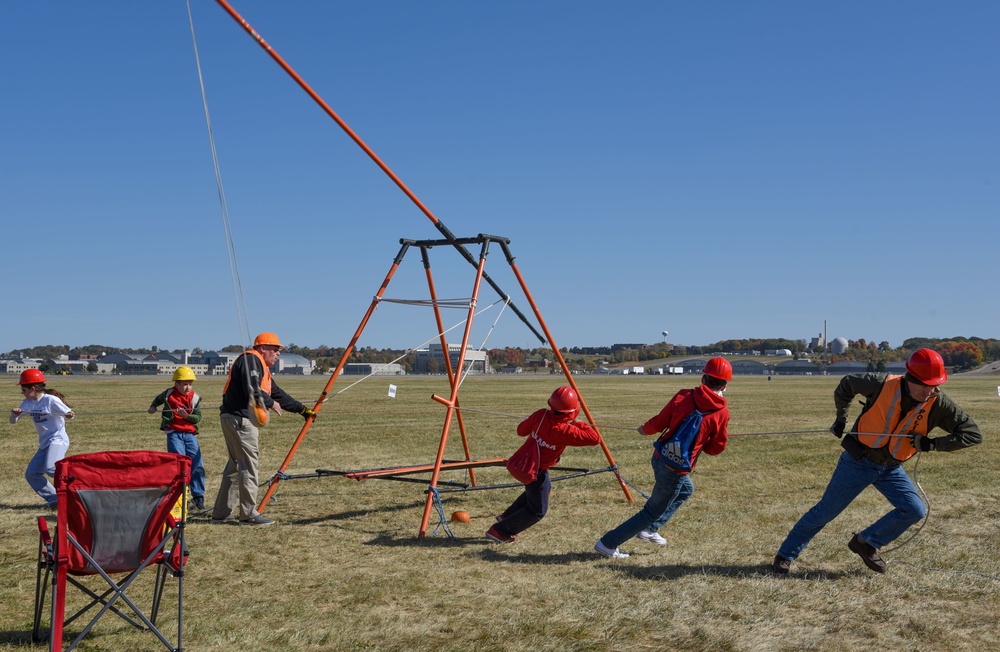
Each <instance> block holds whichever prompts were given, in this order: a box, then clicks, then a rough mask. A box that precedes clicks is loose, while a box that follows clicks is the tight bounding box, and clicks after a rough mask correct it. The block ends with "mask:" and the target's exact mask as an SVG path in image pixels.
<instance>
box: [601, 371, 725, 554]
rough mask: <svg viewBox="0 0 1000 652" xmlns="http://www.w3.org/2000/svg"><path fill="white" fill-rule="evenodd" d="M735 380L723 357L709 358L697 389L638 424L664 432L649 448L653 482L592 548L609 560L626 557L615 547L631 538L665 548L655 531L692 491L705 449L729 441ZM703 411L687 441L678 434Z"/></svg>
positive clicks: (647, 431) (646, 431)
mask: <svg viewBox="0 0 1000 652" xmlns="http://www.w3.org/2000/svg"><path fill="white" fill-rule="evenodd" d="M732 379H733V367H732V365H730V364H729V361H728V360H726V359H725V358H712V359H711V360H709V361H708V362H707V363H706V364H705V369H704V373H703V374H702V377H701V385H699V386H698V387H696V388H694V389H682V390H681V391H679V392H677V394H675V395H674V397H673V398H672V399H670V402H669V403H667V405H666V406H665V407H664V408H663V410H661V411H660V413H659V414H658V415H656V416H655V417H653V418H652V419H650V420H649V421H647V422H646V423H645V424H643V425H642V426H639V432H640V433H641V434H643V435H655V434H659V433H662V434H661V435H660V438H659V440H658V441H657V444H658V445H657V446H656V447H655V448H654V450H653V459H652V460H651V463H652V465H653V475H654V477H655V478H656V484H655V485H654V486H653V492H652V494H651V495H650V496H649V500H647V501H646V505H645V506H644V507H643V508H642V511H640V512H638V513H636V514H635V515H634V516H632V518H630V519H628V520H627V521H625V522H624V523H622V524H621V525H619V526H618V527H616V528H615V529H613V530H611V531H610V532H607V533H606V534H605V535H604V536H603V537H601V538H600V540H598V542H597V544H596V545H595V546H594V550H596V551H597V552H599V553H600V554H602V555H604V556H605V557H611V558H612V559H624V558H625V557H628V553H625V552H622V551H621V550H619V549H618V546H620V545H621V544H623V543H625V542H626V541H628V540H629V539H631V538H632V537H638V538H639V539H641V540H643V541H648V542H649V543H655V544H657V545H661V546H662V545H664V544H666V542H667V540H666V539H664V538H663V537H662V536H661V535H660V533H659V529H660V528H661V527H663V525H664V524H665V523H666V522H667V521H669V520H670V517H671V516H673V515H674V512H676V511H677V508H678V507H680V506H681V505H683V504H684V501H686V500H687V499H688V498H690V497H691V494H693V493H694V484H693V483H692V482H691V476H690V472H691V471H692V470H693V469H694V465H695V463H696V462H697V460H698V454H699V453H700V452H701V451H705V452H706V453H708V454H709V455H718V454H719V453H721V452H722V451H724V450H725V449H726V442H727V441H728V440H729V433H728V430H727V428H728V426H729V408H727V407H726V399H725V397H724V396H723V393H724V392H725V391H726V385H728V383H729V381H730V380H732ZM696 410H697V411H698V412H700V413H701V415H702V417H701V423H700V427H699V428H698V430H697V431H693V430H692V431H690V432H689V433H686V434H689V435H690V438H688V437H686V436H684V435H682V434H681V433H682V431H684V430H685V428H684V427H682V425H683V424H684V422H685V419H686V418H687V417H688V416H690V415H691V414H692V413H694V412H695V411H696Z"/></svg>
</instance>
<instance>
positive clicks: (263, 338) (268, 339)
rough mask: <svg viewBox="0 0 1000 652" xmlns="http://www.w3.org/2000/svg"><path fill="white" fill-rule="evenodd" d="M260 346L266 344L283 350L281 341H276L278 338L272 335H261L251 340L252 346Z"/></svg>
mask: <svg viewBox="0 0 1000 652" xmlns="http://www.w3.org/2000/svg"><path fill="white" fill-rule="evenodd" d="M261 344H268V345H270V346H278V347H281V348H282V349H283V348H285V347H283V346H281V341H279V340H278V336H277V335H275V334H274V333H261V334H260V335H258V336H257V337H255V338H254V340H253V345H254V346H260V345H261Z"/></svg>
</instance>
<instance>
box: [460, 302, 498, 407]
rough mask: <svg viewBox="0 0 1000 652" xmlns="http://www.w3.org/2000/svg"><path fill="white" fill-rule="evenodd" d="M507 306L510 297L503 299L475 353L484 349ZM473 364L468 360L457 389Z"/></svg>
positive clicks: (472, 361)
mask: <svg viewBox="0 0 1000 652" xmlns="http://www.w3.org/2000/svg"><path fill="white" fill-rule="evenodd" d="M493 305H494V306H495V305H496V303H494V304H493ZM508 305H510V297H509V296H507V297H504V301H503V308H501V309H500V312H499V313H498V314H497V318H496V319H494V320H493V325H492V326H490V330H488V331H487V332H486V336H485V337H484V338H483V342H482V344H480V345H479V348H478V349H476V352H477V353H482V351H483V349H484V348H485V347H486V341H487V340H489V339H490V335H492V334H493V329H495V328H496V327H497V324H498V323H499V322H500V318H501V317H503V313H504V311H505V310H507V306H508ZM490 307H492V306H490ZM463 357H464V356H463ZM474 362H475V361H474V360H470V361H469V362H468V366H466V368H465V373H464V374H460V375H459V379H458V387H459V389H461V387H462V383H464V382H465V379H466V377H467V376H468V375H469V370H470V369H472V365H473V363H474ZM462 364H465V361H464V360H463V362H462ZM483 371H484V372H485V371H486V370H485V369H483Z"/></svg>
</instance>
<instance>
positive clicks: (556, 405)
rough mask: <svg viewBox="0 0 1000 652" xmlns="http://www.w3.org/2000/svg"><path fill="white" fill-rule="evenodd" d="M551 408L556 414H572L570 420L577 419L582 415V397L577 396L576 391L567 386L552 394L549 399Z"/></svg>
mask: <svg viewBox="0 0 1000 652" xmlns="http://www.w3.org/2000/svg"><path fill="white" fill-rule="evenodd" d="M549 407H550V408H552V410H553V411H555V412H572V413H573V416H571V417H570V419H571V420H572V419H575V418H576V415H578V414H580V397H579V396H577V395H576V390H574V389H573V388H572V387H569V386H567V385H563V386H562V387H559V388H557V389H556V391H554V392H552V396H550V397H549Z"/></svg>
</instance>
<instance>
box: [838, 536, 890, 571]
mask: <svg viewBox="0 0 1000 652" xmlns="http://www.w3.org/2000/svg"><path fill="white" fill-rule="evenodd" d="M847 547H848V548H850V549H851V552H853V553H855V554H857V555H858V556H859V557H861V561H863V562H865V566H867V567H868V568H870V569H872V570H873V571H875V572H876V573H884V572H885V562H884V561H882V558H881V557H879V554H878V550H876V549H875V546H872V545H870V544H867V543H865V542H864V541H862V540H861V535H860V534H855V535H854V536H853V537H852V538H851V540H850V541H848V542H847Z"/></svg>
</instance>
